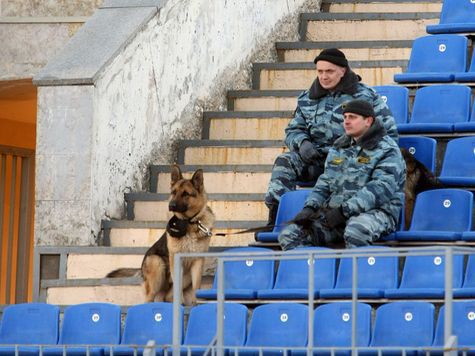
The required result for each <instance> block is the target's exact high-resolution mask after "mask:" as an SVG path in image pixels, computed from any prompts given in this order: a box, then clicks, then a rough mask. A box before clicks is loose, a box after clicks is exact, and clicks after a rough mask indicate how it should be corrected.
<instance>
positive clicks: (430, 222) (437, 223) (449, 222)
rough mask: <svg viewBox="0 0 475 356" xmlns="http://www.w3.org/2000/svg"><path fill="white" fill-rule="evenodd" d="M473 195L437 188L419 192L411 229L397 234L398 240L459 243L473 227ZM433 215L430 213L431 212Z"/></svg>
mask: <svg viewBox="0 0 475 356" xmlns="http://www.w3.org/2000/svg"><path fill="white" fill-rule="evenodd" d="M472 208H473V193H472V192H469V191H467V190H462V189H436V190H427V191H425V192H422V193H419V194H418V195H417V197H416V203H415V205H414V213H413V215H412V221H411V226H410V227H409V230H407V231H397V232H396V240H399V241H408V240H417V241H423V240H428V241H433V240H439V241H456V240H460V239H461V238H462V232H464V231H470V229H471V227H472ZM428 212H430V213H428Z"/></svg>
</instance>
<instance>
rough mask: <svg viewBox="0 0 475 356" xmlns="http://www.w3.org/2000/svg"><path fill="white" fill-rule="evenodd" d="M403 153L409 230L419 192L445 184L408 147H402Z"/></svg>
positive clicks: (405, 211) (406, 222) (406, 226)
mask: <svg viewBox="0 0 475 356" xmlns="http://www.w3.org/2000/svg"><path fill="white" fill-rule="evenodd" d="M401 153H402V156H403V158H404V161H406V184H405V186H404V194H405V202H404V219H405V220H404V221H405V226H404V228H405V229H406V230H407V229H409V226H410V224H411V219H412V213H413V211H414V203H415V201H416V196H417V194H418V193H420V192H423V191H425V190H430V189H438V188H443V187H444V185H443V184H442V183H441V182H440V181H439V180H438V179H437V177H436V176H435V175H434V174H433V173H432V172H431V171H430V170H429V169H427V167H426V166H424V164H422V163H421V162H420V161H418V160H417V159H416V158H415V157H414V156H413V155H412V154H411V153H409V151H408V150H407V149H405V148H401Z"/></svg>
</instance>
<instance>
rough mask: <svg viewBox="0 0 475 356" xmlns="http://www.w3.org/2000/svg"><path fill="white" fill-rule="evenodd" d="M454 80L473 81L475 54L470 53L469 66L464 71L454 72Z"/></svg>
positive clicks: (474, 77)
mask: <svg viewBox="0 0 475 356" xmlns="http://www.w3.org/2000/svg"><path fill="white" fill-rule="evenodd" d="M454 80H455V81H456V82H473V81H475V56H474V55H473V53H472V60H471V62H470V68H468V71H466V72H460V73H455V78H454Z"/></svg>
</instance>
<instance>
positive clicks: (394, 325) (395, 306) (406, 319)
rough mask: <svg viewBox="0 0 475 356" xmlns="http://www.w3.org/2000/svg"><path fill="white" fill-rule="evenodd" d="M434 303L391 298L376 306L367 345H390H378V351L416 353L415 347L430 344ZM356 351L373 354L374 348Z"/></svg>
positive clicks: (410, 354)
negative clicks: (397, 300) (403, 350)
mask: <svg viewBox="0 0 475 356" xmlns="http://www.w3.org/2000/svg"><path fill="white" fill-rule="evenodd" d="M434 309H435V308H434V305H432V304H431V303H428V302H422V301H420V302H419V301H407V302H393V303H388V304H384V305H381V306H380V307H379V308H378V309H377V310H376V317H375V321H374V328H373V335H372V338H371V343H370V345H369V346H370V347H375V348H377V347H394V349H381V355H384V356H387V355H402V354H403V352H402V350H401V349H400V348H401V347H404V348H407V349H406V355H407V356H412V355H417V354H418V350H417V349H418V348H421V349H422V348H423V347H430V346H431V345H432V339H433V336H434ZM358 355H360V356H361V355H364V356H376V355H378V351H377V349H366V350H364V349H363V350H361V351H359V352H358Z"/></svg>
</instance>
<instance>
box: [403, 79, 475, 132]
mask: <svg viewBox="0 0 475 356" xmlns="http://www.w3.org/2000/svg"><path fill="white" fill-rule="evenodd" d="M470 101H471V90H470V88H469V87H468V86H465V85H453V84H447V85H433V86H428V87H424V88H421V89H418V90H417V91H416V96H415V98H414V105H413V107H412V115H411V120H410V121H409V123H408V124H401V125H398V130H399V132H401V133H421V132H453V130H454V124H455V123H458V122H468V120H469V119H470Z"/></svg>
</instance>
